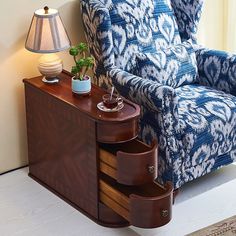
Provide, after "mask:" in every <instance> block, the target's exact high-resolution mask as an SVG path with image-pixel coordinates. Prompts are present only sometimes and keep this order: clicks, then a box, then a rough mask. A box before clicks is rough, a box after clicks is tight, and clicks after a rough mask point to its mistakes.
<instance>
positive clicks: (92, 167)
mask: <svg viewBox="0 0 236 236" xmlns="http://www.w3.org/2000/svg"><path fill="white" fill-rule="evenodd" d="M25 93H26V115H27V135H28V158H29V172H30V175H32V176H34V177H36V178H37V179H39V180H40V181H42V182H43V183H44V184H46V185H47V186H49V188H51V189H52V190H54V191H56V192H58V193H59V194H61V195H62V196H64V197H65V198H66V199H68V200H69V201H71V202H73V203H74V204H76V205H77V206H78V207H79V208H81V209H82V210H84V211H86V212H87V213H88V214H90V215H92V216H94V217H96V218H97V217H98V193H97V188H98V184H97V179H98V177H97V174H98V173H97V160H96V152H97V148H96V124H95V122H94V121H93V120H91V119H89V118H88V116H85V115H84V114H83V113H81V112H80V111H79V110H78V109H75V108H74V107H72V106H70V105H69V104H67V103H65V102H63V101H62V100H59V99H57V98H55V97H53V96H51V95H49V94H47V93H45V92H42V91H40V89H38V88H35V87H33V86H31V85H27V84H25Z"/></svg>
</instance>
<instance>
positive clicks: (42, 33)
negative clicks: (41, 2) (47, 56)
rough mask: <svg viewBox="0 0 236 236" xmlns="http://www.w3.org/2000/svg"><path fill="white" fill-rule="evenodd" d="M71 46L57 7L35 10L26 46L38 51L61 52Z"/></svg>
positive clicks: (30, 49)
mask: <svg viewBox="0 0 236 236" xmlns="http://www.w3.org/2000/svg"><path fill="white" fill-rule="evenodd" d="M69 47H70V40H69V37H68V35H67V33H66V31H65V28H64V26H63V23H62V21H61V18H60V16H59V13H58V11H57V10H56V9H51V8H48V7H45V8H44V9H39V10H37V11H35V13H34V16H33V19H32V22H31V25H30V29H29V32H28V35H27V38H26V42H25V48H26V49H28V50H29V51H32V52H37V53H52V52H59V51H63V50H65V49H68V48H69Z"/></svg>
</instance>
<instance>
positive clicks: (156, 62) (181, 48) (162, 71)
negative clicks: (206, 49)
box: [133, 42, 197, 88]
mask: <svg viewBox="0 0 236 236" xmlns="http://www.w3.org/2000/svg"><path fill="white" fill-rule="evenodd" d="M133 74H135V75H138V76H140V77H142V78H143V79H151V80H153V81H157V82H159V83H160V84H162V85H168V86H170V87H173V88H177V87H179V86H182V85H186V84H194V83H196V81H197V61H196V54H195V51H194V49H193V47H192V45H191V43H189V42H184V43H181V44H173V45H171V46H168V47H167V48H165V49H159V50H158V51H157V52H155V53H137V54H136V66H135V67H134V69H133Z"/></svg>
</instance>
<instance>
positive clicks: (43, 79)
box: [42, 76, 59, 84]
mask: <svg viewBox="0 0 236 236" xmlns="http://www.w3.org/2000/svg"><path fill="white" fill-rule="evenodd" d="M42 81H43V82H44V83H47V84H55V83H58V82H59V78H57V77H54V78H48V77H46V76H44V77H43V78H42Z"/></svg>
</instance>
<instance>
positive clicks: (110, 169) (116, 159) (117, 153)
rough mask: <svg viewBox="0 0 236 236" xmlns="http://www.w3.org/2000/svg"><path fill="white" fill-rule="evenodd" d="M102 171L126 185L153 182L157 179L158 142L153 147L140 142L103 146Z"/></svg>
mask: <svg viewBox="0 0 236 236" xmlns="http://www.w3.org/2000/svg"><path fill="white" fill-rule="evenodd" d="M99 156H100V171H102V172H103V173H105V174H107V175H109V176H110V177H112V178H114V179H116V180H117V182H119V183H121V184H126V185H141V184H145V183H150V182H153V180H154V179H156V177H157V142H156V141H154V142H153V144H152V145H151V146H148V145H146V144H145V143H143V142H141V141H139V140H136V139H135V140H132V141H130V142H127V143H123V144H116V145H101V148H100V150H99Z"/></svg>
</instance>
